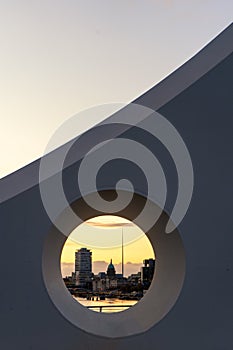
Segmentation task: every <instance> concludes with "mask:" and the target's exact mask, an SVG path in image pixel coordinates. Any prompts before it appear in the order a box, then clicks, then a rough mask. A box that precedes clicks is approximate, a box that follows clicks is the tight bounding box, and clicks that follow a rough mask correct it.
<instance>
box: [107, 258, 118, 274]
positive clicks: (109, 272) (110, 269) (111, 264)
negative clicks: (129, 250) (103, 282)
mask: <svg viewBox="0 0 233 350" xmlns="http://www.w3.org/2000/svg"><path fill="white" fill-rule="evenodd" d="M107 275H108V277H109V278H114V277H115V275H116V270H115V267H114V265H113V263H112V259H111V261H110V264H109V265H108V269H107Z"/></svg>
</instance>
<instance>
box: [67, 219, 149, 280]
mask: <svg viewBox="0 0 233 350" xmlns="http://www.w3.org/2000/svg"><path fill="white" fill-rule="evenodd" d="M122 227H124V242H125V244H124V262H125V263H124V274H125V276H128V275H130V274H132V273H136V272H138V270H139V269H140V267H141V266H142V263H143V260H144V259H145V258H147V257H148V258H153V259H154V258H155V257H154V251H153V248H152V246H151V244H150V242H149V240H148V238H147V237H146V235H145V234H144V233H143V231H142V230H140V228H139V227H137V226H136V225H135V224H133V223H132V222H130V221H129V220H127V219H124V218H121V217H117V216H112V215H108V216H102V217H97V218H94V219H92V220H91V223H90V222H89V223H83V224H82V225H80V226H79V227H78V228H76V229H75V230H74V231H73V232H72V233H71V235H70V236H69V238H68V239H67V241H66V244H65V245H64V247H63V251H62V255H61V271H62V276H63V277H65V276H67V275H69V274H71V272H72V271H74V256H75V251H76V250H77V249H81V248H84V247H85V248H87V249H91V251H92V258H93V260H92V266H93V267H92V268H93V272H94V273H98V272H100V271H105V270H106V268H107V266H108V264H109V261H110V260H111V259H112V260H113V263H114V266H115V268H116V272H117V273H121V271H122V265H121V261H122V250H121V231H122ZM100 233H102V235H100ZM85 235H86V237H87V240H88V242H89V244H85V243H84V242H82V243H81V244H80V243H78V240H80V239H83V238H84V237H85ZM96 235H98V237H99V239H100V240H102V241H103V240H104V239H105V238H108V239H106V240H107V243H108V247H105V248H103V247H102V248H101V247H93V244H94V243H95V244H96ZM113 236H114V237H113ZM109 237H110V238H111V237H112V242H113V245H115V246H114V247H112V246H111V239H110V238H109ZM116 238H118V240H117V239H116ZM91 239H92V241H91ZM91 243H92V245H91ZM102 243H103V242H102ZM117 243H118V245H117ZM99 245H101V242H99Z"/></svg>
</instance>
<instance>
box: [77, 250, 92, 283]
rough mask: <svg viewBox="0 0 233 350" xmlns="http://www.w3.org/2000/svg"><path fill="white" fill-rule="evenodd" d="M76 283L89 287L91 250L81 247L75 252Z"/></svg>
mask: <svg viewBox="0 0 233 350" xmlns="http://www.w3.org/2000/svg"><path fill="white" fill-rule="evenodd" d="M75 275H76V285H77V286H79V287H84V288H89V287H90V286H91V278H92V252H91V251H90V250H89V249H87V248H81V249H79V250H77V251H76V252H75Z"/></svg>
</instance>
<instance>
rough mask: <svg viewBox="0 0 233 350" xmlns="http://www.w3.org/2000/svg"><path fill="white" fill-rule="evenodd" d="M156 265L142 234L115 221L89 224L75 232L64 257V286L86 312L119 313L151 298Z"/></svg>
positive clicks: (122, 220)
mask: <svg viewBox="0 0 233 350" xmlns="http://www.w3.org/2000/svg"><path fill="white" fill-rule="evenodd" d="M155 265H156V259H155V254H154V250H153V248H152V245H151V243H150V241H149V239H148V238H147V236H146V235H145V234H144V232H143V231H142V230H141V229H140V228H139V227H138V226H137V225H136V224H134V223H133V222H132V221H130V220H127V219H125V218H123V217H119V216H115V215H102V216H97V217H94V218H92V219H89V220H87V221H85V222H84V223H82V224H81V225H79V226H78V227H77V228H76V229H75V230H73V231H72V233H71V234H70V236H69V237H68V239H67V241H66V242H65V244H64V247H63V250H62V254H61V272H62V277H63V281H64V283H65V285H66V287H67V289H68V291H69V292H70V294H71V295H72V296H73V298H74V299H75V300H76V301H78V302H79V303H80V304H82V305H83V306H86V307H87V308H88V309H89V310H91V311H96V312H107V313H114V312H121V311H125V310H127V309H128V308H130V307H132V306H134V305H135V304H136V303H138V302H139V301H140V300H141V299H142V298H143V297H144V296H145V294H146V293H147V291H148V289H149V287H150V285H151V282H152V279H153V275H154V271H155Z"/></svg>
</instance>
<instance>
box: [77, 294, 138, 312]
mask: <svg viewBox="0 0 233 350" xmlns="http://www.w3.org/2000/svg"><path fill="white" fill-rule="evenodd" d="M74 299H76V300H77V301H78V302H79V303H80V304H82V305H83V306H86V307H91V308H90V310H92V311H96V312H106V313H112V312H120V311H125V310H127V309H128V308H129V307H131V306H133V305H135V304H136V303H137V302H138V300H120V299H115V298H106V299H105V300H87V299H86V298H80V297H74ZM105 306H106V307H105Z"/></svg>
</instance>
